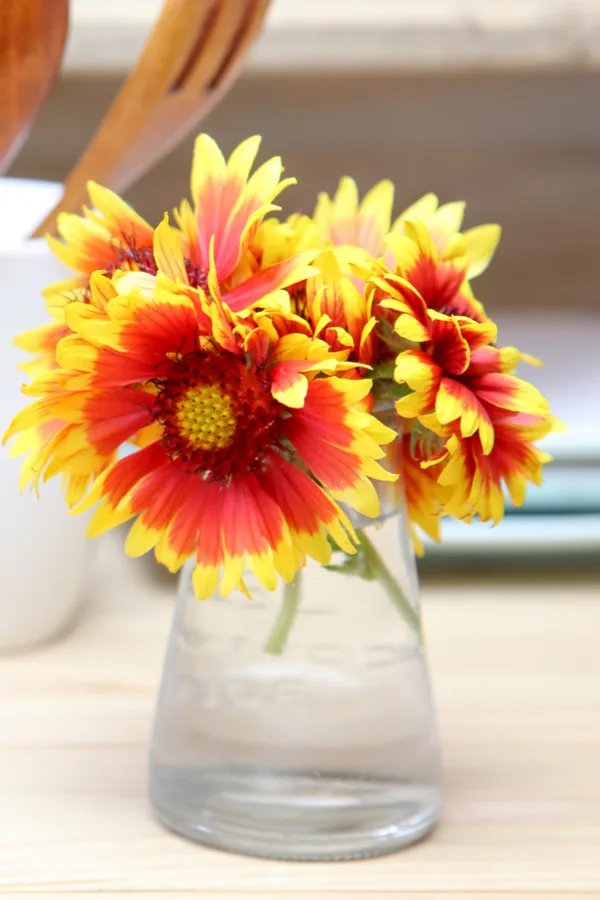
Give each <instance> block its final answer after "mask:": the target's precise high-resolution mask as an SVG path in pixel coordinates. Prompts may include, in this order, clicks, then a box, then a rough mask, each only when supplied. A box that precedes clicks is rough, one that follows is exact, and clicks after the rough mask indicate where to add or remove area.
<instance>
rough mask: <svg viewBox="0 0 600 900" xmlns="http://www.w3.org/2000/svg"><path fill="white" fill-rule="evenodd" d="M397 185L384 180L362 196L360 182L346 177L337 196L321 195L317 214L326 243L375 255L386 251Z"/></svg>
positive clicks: (320, 232) (321, 236) (318, 228)
mask: <svg viewBox="0 0 600 900" xmlns="http://www.w3.org/2000/svg"><path fill="white" fill-rule="evenodd" d="M393 203H394V185H393V184H392V182H391V181H380V182H378V183H377V184H376V185H375V186H374V187H372V188H371V190H370V191H368V192H367V193H366V194H365V196H364V197H363V198H362V200H361V199H360V198H359V194H358V188H357V186H356V182H355V181H354V179H352V178H348V177H345V178H342V179H341V180H340V183H339V186H338V189H337V191H336V193H335V195H334V197H333V199H332V198H330V197H329V196H328V194H326V193H321V194H319V199H318V201H317V205H316V208H315V211H314V214H313V219H314V222H315V224H316V226H317V230H318V233H319V237H320V239H321V242H322V245H323V246H328V245H329V244H331V245H332V246H334V247H339V248H347V249H348V250H350V251H351V253H352V254H353V255H355V254H356V251H357V249H358V250H363V251H365V252H366V253H367V254H369V255H370V256H372V257H375V258H377V257H379V256H383V254H384V253H385V236H386V234H387V233H388V232H389V230H390V223H391V219H392V206H393Z"/></svg>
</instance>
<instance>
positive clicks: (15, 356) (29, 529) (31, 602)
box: [0, 179, 88, 652]
mask: <svg viewBox="0 0 600 900" xmlns="http://www.w3.org/2000/svg"><path fill="white" fill-rule="evenodd" d="M60 192H61V188H60V185H55V184H48V183H45V182H34V181H22V180H20V179H0V378H1V382H0V383H1V385H2V388H1V390H0V432H4V430H5V428H6V426H7V425H8V423H9V422H10V420H11V418H12V417H13V415H14V414H15V413H16V412H17V411H18V410H19V409H20V408H21V407H22V406H23V405H24V404H25V403H26V402H29V401H28V398H26V397H24V396H23V395H22V394H21V392H20V389H21V385H22V383H23V381H24V380H26V379H25V376H24V375H23V372H22V371H20V370H17V369H16V366H17V365H18V364H19V363H20V362H23V361H24V359H25V358H26V356H25V354H24V353H23V352H22V351H20V350H19V349H18V348H16V347H15V346H14V345H13V344H12V343H11V341H12V338H13V337H14V336H15V335H16V334H18V333H19V332H22V331H25V330H27V329H29V328H35V327H36V326H38V325H40V324H43V323H44V322H46V321H48V317H47V313H46V311H45V307H44V301H43V299H42V296H41V290H42V289H43V288H44V287H46V286H47V285H48V284H51V283H52V282H54V281H58V280H59V279H61V278H64V277H65V276H66V270H65V268H64V267H63V266H62V265H61V264H60V263H59V262H58V260H56V259H55V258H54V257H53V256H52V255H51V254H50V252H49V251H48V249H47V246H46V242H45V241H44V240H27V235H28V234H29V233H30V232H31V230H32V228H33V227H34V226H35V225H36V224H37V223H38V222H39V221H41V220H42V218H43V217H44V215H45V214H46V212H48V211H49V210H50V209H51V208H52V206H53V205H54V203H55V202H56V200H57V199H58V197H59V195H60ZM20 467H21V459H20V458H17V459H10V458H9V457H8V455H7V452H6V449H5V448H2V449H1V450H0V501H1V502H0V652H2V651H7V650H15V649H19V648H22V647H26V646H29V645H32V644H38V643H40V642H43V641H47V640H50V639H51V638H54V637H57V636H59V635H60V634H61V633H62V632H64V631H65V629H67V628H68V627H69V626H70V625H71V624H72V623H73V622H74V621H75V619H76V615H77V612H78V611H79V609H80V605H81V601H82V595H83V590H82V589H83V579H84V574H85V568H86V552H87V547H88V543H87V541H86V539H85V537H84V531H85V522H84V521H82V520H80V519H79V518H78V517H73V516H69V515H68V513H67V506H66V503H65V500H64V497H63V496H62V494H61V489H60V479H53V480H51V481H50V482H48V483H47V484H45V485H42V488H41V491H40V494H41V496H40V498H39V499H38V498H37V497H36V496H35V494H33V493H31V492H30V491H29V490H27V491H25V492H24V493H23V494H21V492H20V490H19V472H20Z"/></svg>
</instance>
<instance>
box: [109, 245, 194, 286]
mask: <svg viewBox="0 0 600 900" xmlns="http://www.w3.org/2000/svg"><path fill="white" fill-rule="evenodd" d="M112 251H113V256H114V261H113V262H111V263H110V264H109V265H108V266H107V267H106V269H105V270H104V271H105V274H106V275H109V276H110V275H112V274H113V273H114V272H117V271H119V270H123V271H134V272H147V273H148V274H149V275H156V273H157V272H158V267H157V265H156V260H155V259H154V251H153V249H152V247H149V246H144V245H138V244H136V242H135V238H134V237H133V236H132V235H126V234H122V235H121V237H120V240H119V241H118V242H116V243H115V244H114V245H113V248H112ZM185 270H186V273H187V277H188V281H189V284H190V286H191V287H195V288H202V290H203V291H206V290H207V289H208V274H207V273H206V272H205V270H204V269H202V268H200V266H196V265H194V263H193V262H192V261H191V259H188V258H187V257H186V259H185Z"/></svg>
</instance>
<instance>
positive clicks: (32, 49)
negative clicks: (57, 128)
mask: <svg viewBox="0 0 600 900" xmlns="http://www.w3.org/2000/svg"><path fill="white" fill-rule="evenodd" d="M68 21H69V0H0V175H1V174H2V173H3V172H5V171H6V169H8V167H9V165H10V163H11V162H12V160H13V159H14V157H15V156H16V155H17V153H18V152H19V150H20V148H21V145H22V144H23V142H24V141H25V138H26V137H27V135H28V134H29V130H30V129H31V126H32V125H33V122H34V121H35V119H36V116H37V114H38V112H39V111H40V109H41V107H42V104H43V103H44V101H45V99H46V97H47V96H48V93H49V91H50V88H51V87H52V85H53V84H54V81H55V80H56V76H57V75H58V71H59V68H60V63H61V59H62V55H63V50H64V46H65V40H66V36H67V26H68Z"/></svg>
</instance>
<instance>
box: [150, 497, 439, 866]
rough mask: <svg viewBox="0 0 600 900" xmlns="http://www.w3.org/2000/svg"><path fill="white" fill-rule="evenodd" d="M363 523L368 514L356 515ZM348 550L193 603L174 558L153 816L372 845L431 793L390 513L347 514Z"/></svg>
mask: <svg viewBox="0 0 600 900" xmlns="http://www.w3.org/2000/svg"><path fill="white" fill-rule="evenodd" d="M366 521H369V522H370V524H368V525H367V524H366ZM357 524H362V525H364V527H363V528H361V529H360V531H359V534H360V537H361V546H360V548H359V552H358V553H357V555H356V556H355V557H349V556H347V555H346V554H345V553H342V552H336V553H334V557H333V559H332V563H331V565H330V566H328V567H323V566H321V565H319V564H317V563H314V562H310V563H309V564H308V565H307V566H306V568H304V569H303V570H302V571H301V573H300V574H299V575H298V576H297V577H296V579H295V580H294V581H293V582H292V583H291V584H290V585H287V586H286V585H285V584H283V585H282V587H281V588H280V589H279V590H278V591H276V592H275V593H269V592H266V591H265V590H263V589H262V588H261V586H260V585H259V584H258V582H257V581H256V579H255V578H254V577H253V576H252V575H251V574H248V576H247V577H245V580H246V583H247V586H248V588H249V589H250V591H251V593H252V597H253V599H252V600H249V599H248V598H247V597H246V596H244V595H243V594H241V593H236V594H232V595H231V596H229V597H228V598H226V599H224V598H222V597H220V596H215V597H214V598H212V599H211V600H209V601H205V602H200V601H198V600H197V599H196V598H195V597H194V593H193V588H192V584H191V569H190V568H187V569H184V570H183V573H182V578H181V585H180V592H179V598H178V601H177V608H176V611H175V618H174V623H173V628H172V632H171V636H170V639H169V645H168V651H167V656H166V661H165V668H164V674H163V680H162V686H161V690H160V694H159V699H158V706H157V710H156V717H155V724H154V734H153V739H152V747H151V760H150V793H151V799H152V803H153V805H154V807H155V809H156V812H157V813H158V816H159V818H160V819H161V820H162V821H163V823H164V824H166V825H167V826H168V827H170V828H172V829H174V830H175V831H177V832H180V833H182V834H184V835H186V836H188V837H191V838H194V839H196V840H198V841H201V842H203V843H205V844H210V845H212V846H215V847H219V848H222V849H225V850H231V851H234V852H239V853H246V854H251V855H256V856H266V857H272V858H280V859H313V860H327V859H352V858H358V857H366V856H375V855H378V854H382V853H387V852H390V851H392V850H395V849H397V848H399V847H402V846H405V845H407V844H410V843H412V842H414V841H415V840H417V839H418V838H420V837H422V836H423V835H424V834H425V833H426V832H427V831H428V830H429V829H430V828H431V827H432V826H433V824H434V823H435V821H436V818H437V815H438V810H439V806H440V795H441V790H440V762H439V744H438V736H437V729H436V721H435V713H434V709H433V705H432V698H431V690H430V684H429V677H428V672H427V664H426V658H425V654H424V650H423V645H422V640H421V629H420V617H419V607H418V585H417V578H416V572H415V566H414V560H413V554H412V547H411V544H410V540H409V536H408V532H407V528H406V522H405V517H404V515H403V513H402V511H395V512H394V514H393V515H387V516H385V517H382V518H381V519H379V520H377V521H376V522H374V521H373V520H363V521H362V522H360V523H357Z"/></svg>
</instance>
